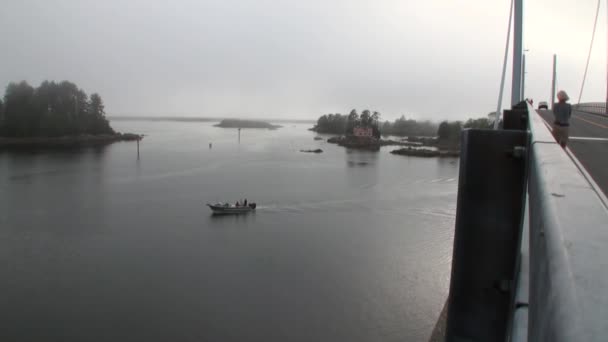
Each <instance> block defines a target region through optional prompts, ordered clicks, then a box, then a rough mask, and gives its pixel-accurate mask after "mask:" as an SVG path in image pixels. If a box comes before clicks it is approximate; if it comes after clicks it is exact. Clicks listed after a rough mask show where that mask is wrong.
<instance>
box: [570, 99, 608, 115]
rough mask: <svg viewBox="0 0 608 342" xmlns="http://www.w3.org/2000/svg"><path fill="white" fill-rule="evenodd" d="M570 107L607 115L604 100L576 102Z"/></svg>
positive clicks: (580, 110)
mask: <svg viewBox="0 0 608 342" xmlns="http://www.w3.org/2000/svg"><path fill="white" fill-rule="evenodd" d="M572 108H573V109H575V110H577V111H579V112H586V113H592V114H600V115H607V114H606V102H589V103H577V104H575V105H572Z"/></svg>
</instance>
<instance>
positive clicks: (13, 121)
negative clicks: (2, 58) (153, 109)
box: [0, 81, 143, 148]
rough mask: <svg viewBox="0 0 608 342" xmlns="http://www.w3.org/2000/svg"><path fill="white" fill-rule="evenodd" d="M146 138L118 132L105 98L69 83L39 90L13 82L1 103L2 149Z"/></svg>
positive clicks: (46, 83) (47, 84)
mask: <svg viewBox="0 0 608 342" xmlns="http://www.w3.org/2000/svg"><path fill="white" fill-rule="evenodd" d="M142 138H143V135H139V134H133V133H124V134H123V133H118V132H115V131H114V130H113V129H112V127H110V123H109V121H108V120H107V119H106V117H105V107H104V104H103V101H102V99H101V96H99V94H96V93H94V94H91V96H88V95H87V94H86V93H85V92H84V91H83V90H82V89H79V88H78V87H77V86H76V84H74V83H71V82H68V81H62V82H59V83H56V82H54V81H44V82H42V83H41V84H40V86H38V87H37V88H34V87H32V86H30V85H29V84H28V83H27V82H25V81H22V82H19V83H10V84H9V85H8V86H7V88H6V92H5V95H4V101H2V100H0V148H12V147H70V146H87V145H102V144H109V143H113V142H116V141H139V140H141V139H142Z"/></svg>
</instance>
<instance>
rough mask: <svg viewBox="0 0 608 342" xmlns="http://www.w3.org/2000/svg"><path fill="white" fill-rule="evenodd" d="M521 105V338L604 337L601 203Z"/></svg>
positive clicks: (607, 222)
mask: <svg viewBox="0 0 608 342" xmlns="http://www.w3.org/2000/svg"><path fill="white" fill-rule="evenodd" d="M528 112H529V130H530V132H531V143H530V156H529V172H528V175H529V176H528V198H529V204H528V209H529V211H528V212H529V216H528V217H527V218H526V219H527V220H529V221H528V224H529V236H528V237H529V245H528V246H522V256H524V255H526V254H528V252H529V260H527V261H528V262H529V274H527V275H524V278H525V277H529V284H528V289H527V290H528V293H529V298H528V310H527V311H528V317H527V318H528V322H527V327H528V336H527V337H528V340H529V341H605V340H606V338H607V336H608V324H606V318H607V317H608V295H606V290H607V289H608V209H607V208H606V203H603V202H602V201H601V197H600V196H598V191H601V190H599V189H595V188H594V187H593V186H592V185H591V184H590V182H589V181H588V180H587V179H586V178H585V176H584V174H583V173H582V172H581V170H579V169H578V167H577V165H576V164H575V163H574V162H573V160H571V158H570V157H569V155H568V154H567V153H566V152H565V151H564V150H563V149H562V148H561V147H560V146H559V145H558V144H557V143H556V142H555V139H554V138H553V136H552V135H551V132H550V131H549V129H548V128H547V127H546V126H545V124H544V122H543V121H542V118H540V116H539V115H538V114H537V113H536V112H535V111H534V109H533V108H532V106H530V105H528ZM526 247H527V248H526ZM526 249H527V250H526ZM524 262H525V261H522V263H524ZM522 271H524V269H523V268H522ZM519 300H521V299H519Z"/></svg>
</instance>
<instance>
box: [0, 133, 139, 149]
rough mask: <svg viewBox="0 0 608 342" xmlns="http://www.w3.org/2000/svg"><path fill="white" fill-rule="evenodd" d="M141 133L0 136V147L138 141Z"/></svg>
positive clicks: (92, 144) (93, 144) (67, 145)
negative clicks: (24, 136)
mask: <svg viewBox="0 0 608 342" xmlns="http://www.w3.org/2000/svg"><path fill="white" fill-rule="evenodd" d="M143 137H144V136H143V135H141V134H134V133H115V134H101V135H87V134H83V135H76V136H63V137H30V138H14V137H0V148H13V147H15V148H16V147H73V146H96V145H105V144H111V143H114V142H118V141H138V140H141V139H143Z"/></svg>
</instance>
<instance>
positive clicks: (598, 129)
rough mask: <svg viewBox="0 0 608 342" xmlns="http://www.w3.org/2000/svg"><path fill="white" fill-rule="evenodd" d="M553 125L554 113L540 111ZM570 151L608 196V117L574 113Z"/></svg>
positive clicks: (571, 120)
mask: <svg viewBox="0 0 608 342" xmlns="http://www.w3.org/2000/svg"><path fill="white" fill-rule="evenodd" d="M538 113H539V114H540V116H541V117H542V118H543V119H545V121H546V122H548V123H550V124H551V123H553V112H552V111H550V110H539V111H538ZM568 147H569V149H570V151H571V152H572V153H573V154H574V156H575V157H576V159H578V161H579V162H580V163H581V164H582V165H583V167H584V168H585V169H586V170H587V172H588V173H589V175H591V178H593V180H594V181H595V182H596V183H597V185H598V186H599V187H600V189H601V190H602V191H603V192H604V195H606V196H608V117H606V116H601V115H596V114H588V113H583V112H577V111H574V112H573V113H572V118H570V142H569V143H568Z"/></svg>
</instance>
